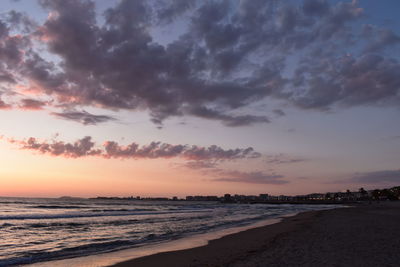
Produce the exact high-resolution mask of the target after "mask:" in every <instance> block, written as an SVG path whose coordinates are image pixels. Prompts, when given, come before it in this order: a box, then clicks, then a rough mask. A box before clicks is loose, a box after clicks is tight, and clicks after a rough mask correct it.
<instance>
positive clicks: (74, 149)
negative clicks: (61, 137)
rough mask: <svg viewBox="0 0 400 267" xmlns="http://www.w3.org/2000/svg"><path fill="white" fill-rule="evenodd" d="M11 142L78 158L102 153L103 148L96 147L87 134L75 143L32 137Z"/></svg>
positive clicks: (45, 152) (40, 151)
mask: <svg viewBox="0 0 400 267" xmlns="http://www.w3.org/2000/svg"><path fill="white" fill-rule="evenodd" d="M10 142H11V143H17V144H19V145H20V146H21V149H27V150H34V151H37V152H39V153H41V154H49V155H52V156H63V157H67V158H78V157H84V156H96V155H100V154H101V153H102V151H101V150H98V149H95V148H94V142H93V141H92V138H91V137H90V136H86V137H84V138H82V139H79V140H78V141H76V142H74V143H65V142H62V141H53V142H51V143H48V142H39V141H38V140H37V139H36V138H33V137H30V138H29V139H28V140H26V141H18V140H14V139H11V140H10Z"/></svg>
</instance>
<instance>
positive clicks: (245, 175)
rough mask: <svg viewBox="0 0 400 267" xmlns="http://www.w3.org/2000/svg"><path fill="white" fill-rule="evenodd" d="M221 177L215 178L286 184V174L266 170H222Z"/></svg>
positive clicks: (236, 181) (221, 180)
mask: <svg viewBox="0 0 400 267" xmlns="http://www.w3.org/2000/svg"><path fill="white" fill-rule="evenodd" d="M218 176H219V178H215V179H213V181H218V182H233V183H249V184H276V185H279V184H286V183H289V182H288V181H287V180H284V179H283V178H284V176H283V175H280V174H275V173H271V174H266V173H264V172H260V171H255V172H239V171H220V172H219V174H218Z"/></svg>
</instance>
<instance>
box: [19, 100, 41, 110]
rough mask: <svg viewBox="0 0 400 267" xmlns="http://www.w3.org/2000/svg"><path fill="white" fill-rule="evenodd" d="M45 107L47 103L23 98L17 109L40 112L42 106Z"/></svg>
mask: <svg viewBox="0 0 400 267" xmlns="http://www.w3.org/2000/svg"><path fill="white" fill-rule="evenodd" d="M46 105H47V102H45V101H40V100H36V99H31V98H25V99H22V100H21V103H20V105H19V108H21V109H25V110H42V109H43V107H44V106H46Z"/></svg>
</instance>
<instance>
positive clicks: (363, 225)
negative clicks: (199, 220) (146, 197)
mask: <svg viewBox="0 0 400 267" xmlns="http://www.w3.org/2000/svg"><path fill="white" fill-rule="evenodd" d="M399 236H400V203H399V202H381V203H373V204H367V203H366V204H360V205H356V206H352V207H348V208H339V209H332V210H323V211H309V212H303V213H300V214H298V215H296V216H293V217H288V218H285V219H283V220H282V222H280V223H276V224H272V225H268V226H264V227H259V228H253V229H250V230H246V231H243V232H239V233H236V234H232V235H228V236H224V237H222V238H219V239H216V240H211V241H210V242H209V243H208V244H207V245H206V246H201V247H196V248H191V249H186V250H179V251H171V252H163V253H159V254H154V255H150V256H146V257H141V258H136V259H132V260H129V261H125V262H121V263H118V264H115V265H113V267H128V266H147V267H151V266H237V267H242V266H399V264H400V239H399V238H398V237H399Z"/></svg>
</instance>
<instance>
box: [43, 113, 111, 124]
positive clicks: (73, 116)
mask: <svg viewBox="0 0 400 267" xmlns="http://www.w3.org/2000/svg"><path fill="white" fill-rule="evenodd" d="M51 114H52V115H54V116H56V117H59V118H62V119H66V120H71V121H76V122H79V123H82V124H83V125H95V124H98V123H103V122H107V121H113V120H115V118H113V117H111V116H107V115H94V114H91V113H89V112H87V111H64V112H53V113H51Z"/></svg>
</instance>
